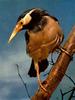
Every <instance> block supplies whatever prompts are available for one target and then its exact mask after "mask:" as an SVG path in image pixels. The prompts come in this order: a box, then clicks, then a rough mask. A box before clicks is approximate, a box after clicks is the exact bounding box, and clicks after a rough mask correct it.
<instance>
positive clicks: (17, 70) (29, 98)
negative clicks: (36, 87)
mask: <svg viewBox="0 0 75 100" xmlns="http://www.w3.org/2000/svg"><path fill="white" fill-rule="evenodd" d="M16 66H17V71H18V76H19V77H20V79H21V81H22V83H23V85H24V87H25V89H26V92H27V95H28V97H29V99H30V95H29V92H28V89H27V85H26V83H25V82H24V80H23V78H22V76H21V75H20V71H19V65H18V64H16Z"/></svg>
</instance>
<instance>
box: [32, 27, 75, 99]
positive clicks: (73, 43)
mask: <svg viewBox="0 0 75 100" xmlns="http://www.w3.org/2000/svg"><path fill="white" fill-rule="evenodd" d="M63 48H64V49H65V50H66V51H67V52H68V53H69V54H70V55H71V56H72V55H73V54H74V53H75V27H74V28H73V29H72V31H71V33H70V35H69V37H68V39H67V41H66V42H65V44H64V46H63ZM70 62H71V57H70V56H69V55H67V54H66V53H65V52H61V53H60V55H59V57H58V59H57V61H56V63H55V64H54V66H53V67H52V68H51V71H50V73H49V75H48V77H47V78H46V80H45V82H44V83H45V84H43V85H44V87H45V88H46V89H47V90H48V91H49V93H50V95H48V94H47V93H45V92H44V91H43V90H42V89H41V88H40V89H39V90H38V91H37V92H36V93H35V95H34V96H33V97H32V100H49V98H50V97H51V95H52V94H53V92H54V91H55V89H56V88H57V86H58V85H59V83H60V82H61V80H62V78H63V76H64V75H65V72H66V70H67V68H68V65H69V63H70Z"/></svg>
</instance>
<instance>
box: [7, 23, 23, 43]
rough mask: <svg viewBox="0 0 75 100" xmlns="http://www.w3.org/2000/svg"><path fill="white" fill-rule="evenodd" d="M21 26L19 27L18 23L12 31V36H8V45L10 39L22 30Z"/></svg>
mask: <svg viewBox="0 0 75 100" xmlns="http://www.w3.org/2000/svg"><path fill="white" fill-rule="evenodd" d="M22 27H23V26H22V25H21V23H18V24H17V25H16V27H15V28H14V30H13V32H12V34H11V36H10V38H9V40H8V43H10V42H11V41H12V39H13V38H14V37H15V36H16V34H17V33H18V32H19V31H20V30H21V29H22Z"/></svg>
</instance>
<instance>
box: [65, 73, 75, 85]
mask: <svg viewBox="0 0 75 100" xmlns="http://www.w3.org/2000/svg"><path fill="white" fill-rule="evenodd" d="M65 76H66V77H68V78H69V79H70V81H71V82H72V83H73V85H75V82H74V81H73V79H72V78H71V77H70V76H68V75H67V74H65Z"/></svg>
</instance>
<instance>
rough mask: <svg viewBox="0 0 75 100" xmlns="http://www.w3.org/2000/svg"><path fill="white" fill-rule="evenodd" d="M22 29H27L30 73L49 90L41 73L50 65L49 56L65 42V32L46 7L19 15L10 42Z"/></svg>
mask: <svg viewBox="0 0 75 100" xmlns="http://www.w3.org/2000/svg"><path fill="white" fill-rule="evenodd" d="M22 30H26V31H25V35H24V36H25V41H26V53H27V54H28V55H29V57H31V60H32V61H31V66H30V69H29V71H28V75H29V76H30V77H36V76H37V78H38V83H39V86H40V87H41V88H42V89H43V90H44V91H45V92H48V91H47V89H46V88H45V87H44V86H43V85H42V82H41V79H40V73H41V72H43V71H45V70H46V68H47V67H48V65H49V62H48V56H49V55H50V54H52V53H54V52H55V51H56V50H57V49H60V46H61V43H62V42H63V39H64V34H63V31H62V29H61V27H60V24H59V21H58V19H57V18H56V17H54V16H52V15H50V14H49V13H48V12H47V11H46V10H44V9H41V8H31V9H28V10H26V11H24V12H23V13H22V14H21V15H20V16H19V17H18V20H17V23H16V26H15V28H14V29H13V31H12V34H11V36H10V38H9V40H8V43H10V42H11V41H12V39H13V38H14V37H15V36H16V34H17V33H19V32H20V31H22Z"/></svg>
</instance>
